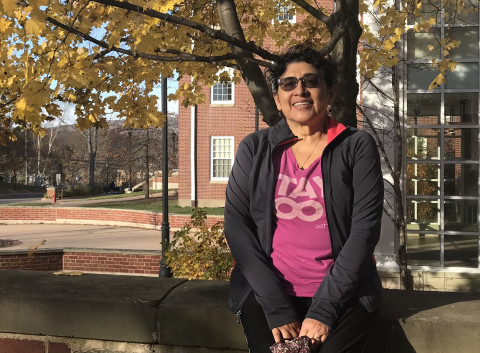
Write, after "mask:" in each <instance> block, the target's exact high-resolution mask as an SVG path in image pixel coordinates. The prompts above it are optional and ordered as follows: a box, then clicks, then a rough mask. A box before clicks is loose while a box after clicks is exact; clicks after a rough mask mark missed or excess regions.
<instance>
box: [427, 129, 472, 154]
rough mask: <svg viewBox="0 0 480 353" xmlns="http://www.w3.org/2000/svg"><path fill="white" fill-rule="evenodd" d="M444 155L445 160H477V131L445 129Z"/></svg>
mask: <svg viewBox="0 0 480 353" xmlns="http://www.w3.org/2000/svg"><path fill="white" fill-rule="evenodd" d="M417 130H418V129H417ZM444 154H445V159H446V160H462V161H469V160H478V129H445V151H444Z"/></svg>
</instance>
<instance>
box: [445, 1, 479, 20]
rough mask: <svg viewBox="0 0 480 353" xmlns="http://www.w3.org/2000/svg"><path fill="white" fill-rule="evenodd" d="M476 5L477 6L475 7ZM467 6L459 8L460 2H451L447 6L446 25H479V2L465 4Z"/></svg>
mask: <svg viewBox="0 0 480 353" xmlns="http://www.w3.org/2000/svg"><path fill="white" fill-rule="evenodd" d="M474 3H476V6H475V5H474ZM463 4H464V5H465V6H459V4H458V1H449V2H448V3H447V4H446V6H445V23H447V24H470V25H471V24H478V11H475V10H476V9H475V7H476V8H477V9H478V1H477V2H475V1H474V2H468V1H467V2H463Z"/></svg>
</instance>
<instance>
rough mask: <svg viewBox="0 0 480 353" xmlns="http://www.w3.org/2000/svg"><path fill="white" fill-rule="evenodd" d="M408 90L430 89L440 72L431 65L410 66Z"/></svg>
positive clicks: (408, 70) (408, 69)
mask: <svg viewBox="0 0 480 353" xmlns="http://www.w3.org/2000/svg"><path fill="white" fill-rule="evenodd" d="M407 75H408V84H407V85H408V89H428V86H430V83H432V81H433V80H434V79H435V77H437V75H438V71H436V70H434V69H433V68H432V65H431V64H409V65H408V68H407Z"/></svg>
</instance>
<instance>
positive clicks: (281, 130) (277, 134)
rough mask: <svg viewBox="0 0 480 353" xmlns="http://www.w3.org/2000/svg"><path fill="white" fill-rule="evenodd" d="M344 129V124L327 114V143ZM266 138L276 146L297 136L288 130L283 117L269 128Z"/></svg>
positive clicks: (345, 128)
mask: <svg viewBox="0 0 480 353" xmlns="http://www.w3.org/2000/svg"><path fill="white" fill-rule="evenodd" d="M345 130H347V127H346V126H345V125H343V124H342V123H339V122H338V121H336V120H335V119H333V118H332V117H330V116H329V117H328V121H327V144H329V143H330V142H332V141H333V140H334V139H335V138H336V137H337V136H338V135H340V134H341V133H342V132H343V131H345ZM268 139H269V141H270V143H271V145H272V147H276V146H278V145H279V144H283V143H287V142H290V141H292V140H295V139H297V136H295V135H294V134H293V132H292V130H290V127H289V126H288V124H287V121H286V120H285V118H283V119H282V120H280V121H279V122H278V123H277V124H276V125H275V126H273V127H272V128H271V129H270V131H269V138H268Z"/></svg>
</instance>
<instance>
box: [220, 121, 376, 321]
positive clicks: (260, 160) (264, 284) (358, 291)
mask: <svg viewBox="0 0 480 353" xmlns="http://www.w3.org/2000/svg"><path fill="white" fill-rule="evenodd" d="M327 137H328V141H329V143H328V144H327V146H326V148H325V150H324V151H323V154H322V160H321V163H322V174H323V183H324V185H323V187H324V189H323V190H324V195H325V210H326V216H327V222H328V227H329V231H330V239H331V245H332V251H333V257H334V264H333V266H332V267H331V268H330V271H329V272H328V274H327V275H326V277H325V278H324V280H323V281H322V283H321V285H320V286H319V288H318V290H317V292H316V293H315V295H314V297H313V300H312V304H311V306H310V309H309V312H308V313H307V316H306V317H308V318H312V319H315V320H318V321H321V322H323V323H324V324H326V325H327V326H329V327H330V328H334V327H335V325H336V323H337V321H338V319H339V318H340V317H341V315H342V313H343V311H344V309H345V308H346V307H348V306H349V305H352V304H353V303H355V302H358V301H360V302H361V303H362V304H363V305H364V307H365V308H366V309H367V310H368V311H369V312H373V311H374V310H376V309H377V308H378V307H379V305H380V295H381V287H382V286H381V282H380V279H379V277H378V273H377V269H376V265H375V260H374V258H373V251H374V248H375V246H376V244H377V242H378V239H379V236H380V224H381V218H382V210H383V178H382V172H381V167H380V158H379V154H378V149H377V147H376V144H375V141H374V140H373V138H372V137H371V136H370V135H369V134H368V133H366V132H365V131H362V130H358V129H355V128H350V127H344V126H343V125H341V124H338V123H336V122H335V121H334V120H333V119H331V118H330V119H329V123H328V134H327ZM294 139H296V136H294V135H293V133H292V131H291V130H290V128H289V127H288V124H287V123H286V121H285V120H282V121H280V122H279V123H278V124H277V125H275V126H273V127H270V128H267V129H264V130H261V131H258V132H255V133H253V134H250V135H249V136H247V137H246V138H245V139H244V140H243V141H242V142H241V143H240V145H239V147H238V151H237V154H236V158H235V163H234V165H233V168H232V172H231V174H230V178H229V182H228V186H227V192H226V204H225V234H226V238H227V241H228V244H229V246H230V249H231V251H232V254H233V256H234V258H235V267H234V269H233V272H232V277H231V280H230V298H229V305H230V308H231V309H232V311H233V312H235V313H238V312H239V311H240V310H241V308H242V306H243V303H244V302H245V300H246V298H247V297H248V295H249V294H250V292H251V291H252V290H253V292H254V294H255V297H256V299H257V301H258V302H259V303H260V305H261V306H262V308H263V311H264V313H265V316H266V318H267V321H268V324H269V326H270V328H275V327H279V326H282V325H285V324H287V323H291V322H294V321H297V320H300V321H301V320H303V318H301V317H299V315H298V314H297V313H296V311H295V309H294V307H293V305H292V303H291V301H290V299H289V297H288V296H287V295H286V294H284V292H283V291H282V289H281V285H280V280H279V279H278V277H277V276H276V275H275V273H274V272H273V270H272V261H271V257H270V254H271V252H272V238H273V231H274V229H273V228H274V224H273V223H272V213H273V204H274V201H273V199H274V189H275V185H276V175H275V171H274V167H273V161H272V155H273V151H274V149H275V148H276V147H277V146H278V145H280V144H283V143H287V142H289V141H292V140H294ZM292 241H294V236H292Z"/></svg>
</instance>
